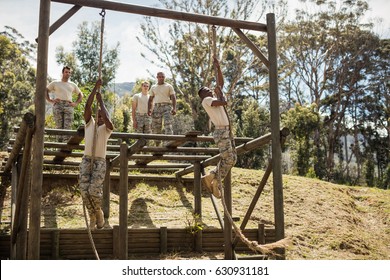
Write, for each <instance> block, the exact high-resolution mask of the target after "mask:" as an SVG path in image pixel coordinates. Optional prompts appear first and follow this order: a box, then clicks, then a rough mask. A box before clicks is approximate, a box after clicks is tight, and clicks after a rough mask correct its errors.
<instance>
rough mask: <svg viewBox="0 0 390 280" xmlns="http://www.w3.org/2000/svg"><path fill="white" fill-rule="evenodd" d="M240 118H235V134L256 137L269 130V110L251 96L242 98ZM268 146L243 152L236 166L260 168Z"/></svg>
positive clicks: (264, 159)
mask: <svg viewBox="0 0 390 280" xmlns="http://www.w3.org/2000/svg"><path fill="white" fill-rule="evenodd" d="M240 108H241V111H242V113H241V114H239V115H240V116H241V119H237V120H236V124H237V127H236V131H237V132H236V136H245V137H252V138H257V137H260V136H262V135H265V134H266V133H269V131H270V114H269V110H267V109H266V108H264V107H260V105H259V102H258V101H257V100H256V99H254V98H253V97H248V98H244V99H243V101H242V104H241V106H240ZM267 150H269V147H267V146H266V147H262V148H260V149H256V150H255V151H251V152H249V153H245V154H244V155H241V156H239V157H238V159H237V163H236V166H238V167H243V168H262V167H264V166H265V163H266V155H267Z"/></svg>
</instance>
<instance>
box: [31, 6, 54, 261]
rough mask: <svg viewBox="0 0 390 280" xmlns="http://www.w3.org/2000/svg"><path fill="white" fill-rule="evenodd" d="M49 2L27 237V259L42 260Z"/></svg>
mask: <svg viewBox="0 0 390 280" xmlns="http://www.w3.org/2000/svg"><path fill="white" fill-rule="evenodd" d="M50 2H51V1H50V0H41V2H40V9H39V32H38V58H37V84H36V92H35V99H34V104H35V116H36V120H35V135H34V148H33V155H32V157H33V162H34V168H33V169H32V174H31V182H32V185H31V203H30V205H31V207H30V209H31V210H30V228H29V236H28V259H30V260H38V259H39V256H40V247H41V240H40V226H41V198H42V181H43V176H42V169H43V148H44V146H43V143H44V129H45V105H46V97H45V94H46V85H47V57H48V47H49V27H50V26H49V21H50Z"/></svg>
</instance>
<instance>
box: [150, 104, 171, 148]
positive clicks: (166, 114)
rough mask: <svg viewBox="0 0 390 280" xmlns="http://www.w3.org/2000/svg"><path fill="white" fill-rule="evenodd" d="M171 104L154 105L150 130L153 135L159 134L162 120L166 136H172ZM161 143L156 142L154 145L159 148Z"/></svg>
mask: <svg viewBox="0 0 390 280" xmlns="http://www.w3.org/2000/svg"><path fill="white" fill-rule="evenodd" d="M171 111H172V105H171V104H154V109H153V113H152V130H153V133H154V134H161V131H162V123H163V120H164V130H165V133H164V134H166V135H172V134H173V128H172V124H173V117H172V115H171ZM160 143H161V141H156V145H157V146H159V145H160Z"/></svg>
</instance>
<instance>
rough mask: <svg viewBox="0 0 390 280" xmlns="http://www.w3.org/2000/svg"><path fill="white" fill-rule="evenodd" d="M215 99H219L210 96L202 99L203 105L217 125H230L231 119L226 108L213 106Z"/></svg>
mask: <svg viewBox="0 0 390 280" xmlns="http://www.w3.org/2000/svg"><path fill="white" fill-rule="evenodd" d="M213 100H218V99H217V98H213V97H211V96H208V97H206V98H204V99H203V101H202V106H203V108H204V109H205V110H206V112H207V114H208V115H209V117H210V120H211V122H212V123H213V124H214V125H215V126H228V125H229V119H228V117H227V115H226V113H225V109H224V108H223V106H211V103H212V102H213Z"/></svg>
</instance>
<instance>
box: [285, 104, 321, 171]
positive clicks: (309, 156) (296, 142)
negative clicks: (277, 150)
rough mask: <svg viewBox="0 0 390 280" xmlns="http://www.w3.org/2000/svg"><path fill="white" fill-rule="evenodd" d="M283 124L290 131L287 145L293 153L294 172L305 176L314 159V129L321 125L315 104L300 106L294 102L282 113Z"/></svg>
mask: <svg viewBox="0 0 390 280" xmlns="http://www.w3.org/2000/svg"><path fill="white" fill-rule="evenodd" d="M282 122H283V125H284V126H286V127H288V128H289V129H290V131H291V137H289V138H290V139H292V140H289V141H288V144H287V145H288V146H289V148H290V151H291V152H292V154H293V165H294V169H295V172H296V174H298V175H300V176H306V174H308V173H309V171H310V167H312V166H313V165H314V163H315V161H316V158H315V157H313V155H314V152H315V149H314V147H313V139H314V137H313V136H314V134H315V132H316V129H317V128H318V127H320V126H321V119H320V116H319V114H318V112H317V108H316V105H315V104H312V105H311V106H301V105H300V104H296V105H295V107H294V108H291V109H290V110H289V111H287V112H286V113H284V114H283V115H282Z"/></svg>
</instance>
